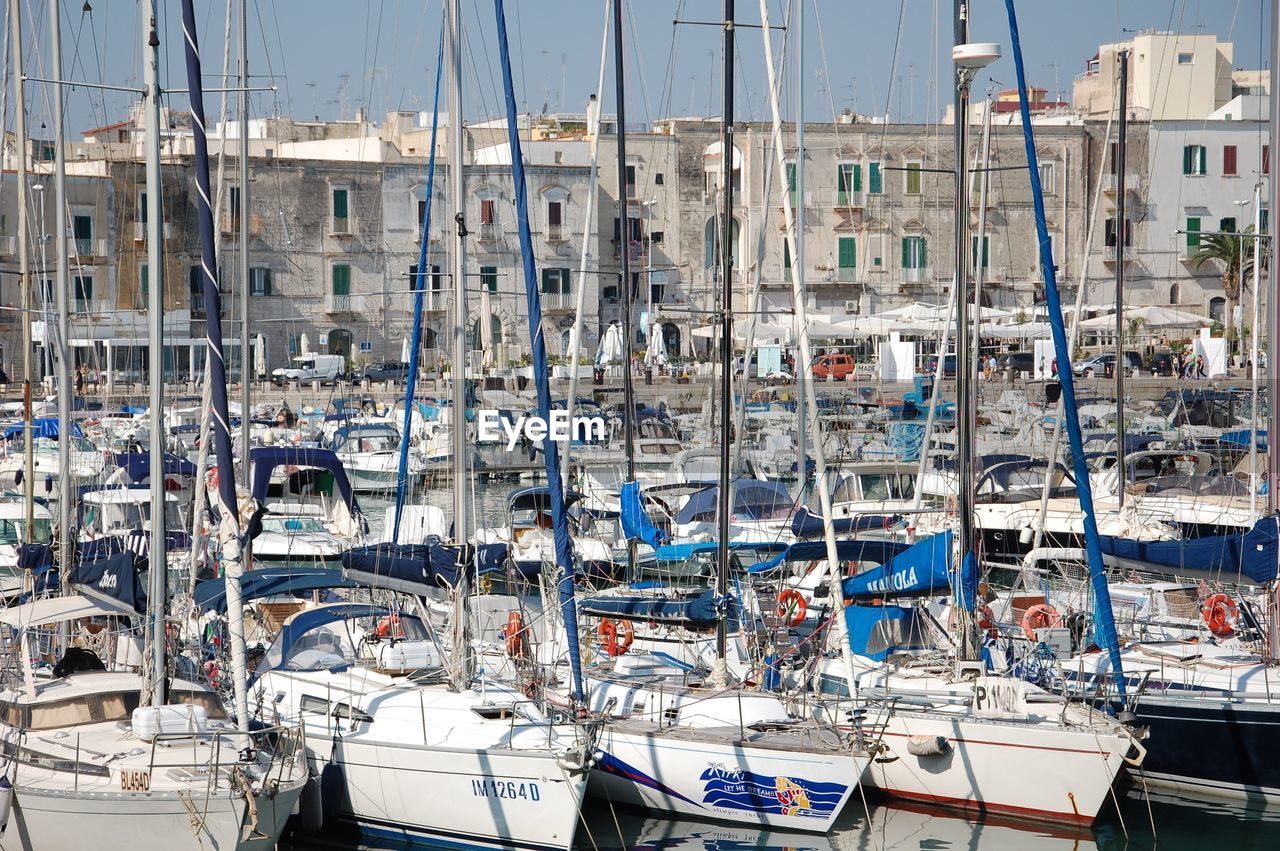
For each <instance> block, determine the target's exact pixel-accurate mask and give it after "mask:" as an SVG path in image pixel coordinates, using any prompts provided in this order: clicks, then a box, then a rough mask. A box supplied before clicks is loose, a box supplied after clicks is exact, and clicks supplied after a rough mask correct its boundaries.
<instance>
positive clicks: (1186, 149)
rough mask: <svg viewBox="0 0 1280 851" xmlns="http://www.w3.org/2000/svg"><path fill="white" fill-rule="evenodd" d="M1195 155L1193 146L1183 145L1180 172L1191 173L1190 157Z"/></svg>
mask: <svg viewBox="0 0 1280 851" xmlns="http://www.w3.org/2000/svg"><path fill="white" fill-rule="evenodd" d="M1194 155H1195V148H1193V147H1192V146H1191V145H1184V146H1183V148H1182V173H1183V174H1191V173H1192V171H1191V168H1192V157H1193V156H1194Z"/></svg>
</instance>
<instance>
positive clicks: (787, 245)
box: [782, 239, 792, 283]
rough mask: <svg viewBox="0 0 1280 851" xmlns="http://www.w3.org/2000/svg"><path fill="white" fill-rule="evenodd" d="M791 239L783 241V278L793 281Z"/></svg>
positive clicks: (789, 281)
mask: <svg viewBox="0 0 1280 851" xmlns="http://www.w3.org/2000/svg"><path fill="white" fill-rule="evenodd" d="M791 267H792V263H791V240H789V239H784V240H783V241H782V280H784V281H786V282H787V283H791Z"/></svg>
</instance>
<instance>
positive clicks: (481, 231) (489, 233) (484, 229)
mask: <svg viewBox="0 0 1280 851" xmlns="http://www.w3.org/2000/svg"><path fill="white" fill-rule="evenodd" d="M501 238H502V230H501V229H500V228H499V227H498V226H497V225H496V224H494V223H493V222H482V223H481V224H480V226H479V227H478V228H476V239H480V240H486V241H493V240H496V239H501Z"/></svg>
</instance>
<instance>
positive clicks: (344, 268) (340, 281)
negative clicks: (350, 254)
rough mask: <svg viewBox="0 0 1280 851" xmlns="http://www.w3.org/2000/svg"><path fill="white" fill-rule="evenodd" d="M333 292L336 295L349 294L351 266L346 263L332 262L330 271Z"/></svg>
mask: <svg viewBox="0 0 1280 851" xmlns="http://www.w3.org/2000/svg"><path fill="white" fill-rule="evenodd" d="M331 280H332V282H333V294H334V295H336V296H349V295H351V267H350V266H348V265H347V264H346V263H334V264H333V270H332V273H331Z"/></svg>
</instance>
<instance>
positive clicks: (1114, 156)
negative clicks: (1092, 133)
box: [1107, 142, 1120, 174]
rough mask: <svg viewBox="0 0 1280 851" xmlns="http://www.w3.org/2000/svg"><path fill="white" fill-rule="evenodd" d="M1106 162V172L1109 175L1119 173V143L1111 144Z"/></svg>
mask: <svg viewBox="0 0 1280 851" xmlns="http://www.w3.org/2000/svg"><path fill="white" fill-rule="evenodd" d="M1107 162H1108V163H1110V165H1109V166H1108V168H1107V170H1108V172H1109V173H1111V174H1119V173H1120V143H1119V142H1112V143H1111V150H1110V151H1108V152H1107Z"/></svg>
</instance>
